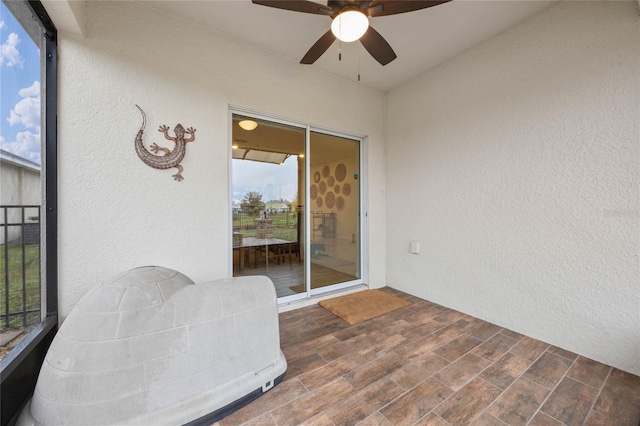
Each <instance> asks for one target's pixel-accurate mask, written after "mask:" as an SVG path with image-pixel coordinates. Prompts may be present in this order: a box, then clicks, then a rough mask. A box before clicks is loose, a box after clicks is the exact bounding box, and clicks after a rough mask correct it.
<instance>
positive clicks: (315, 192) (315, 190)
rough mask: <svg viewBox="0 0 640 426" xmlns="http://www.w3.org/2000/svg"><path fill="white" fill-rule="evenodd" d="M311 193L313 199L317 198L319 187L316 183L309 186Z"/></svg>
mask: <svg viewBox="0 0 640 426" xmlns="http://www.w3.org/2000/svg"><path fill="white" fill-rule="evenodd" d="M309 195H310V196H311V199H312V200H315V199H316V197H317V196H318V187H317V186H316V184H315V183H314V184H312V185H311V188H309Z"/></svg>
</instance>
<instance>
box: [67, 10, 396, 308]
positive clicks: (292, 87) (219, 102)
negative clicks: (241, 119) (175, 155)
mask: <svg viewBox="0 0 640 426" xmlns="http://www.w3.org/2000/svg"><path fill="white" fill-rule="evenodd" d="M85 34H86V37H84V38H83V37H79V36H76V35H72V34H70V33H64V32H62V33H61V34H60V41H59V55H60V58H59V97H58V102H59V110H58V120H59V139H58V141H59V175H58V177H59V206H60V212H59V262H60V264H59V267H60V273H59V291H60V296H59V297H60V312H61V315H62V317H65V316H66V315H67V314H68V312H69V311H70V309H71V308H72V307H73V306H74V305H75V304H76V303H77V301H78V300H79V299H80V297H81V296H82V295H83V294H84V293H85V292H86V291H87V290H89V289H90V288H91V287H92V286H94V285H95V284H97V283H98V282H99V281H100V280H101V279H104V278H105V277H108V276H110V275H111V274H113V273H117V272H120V271H124V270H128V269H131V268H133V267H137V266H142V265H160V266H165V267H168V268H172V269H175V270H178V271H180V272H183V273H184V274H186V275H187V276H189V277H190V278H191V279H193V280H194V281H195V282H201V281H205V280H213V279H218V278H224V277H226V276H228V274H229V270H230V269H229V265H230V263H229V262H230V255H231V251H230V250H229V247H230V243H229V236H230V230H229V226H230V223H229V206H230V195H229V125H230V123H229V121H230V119H229V115H228V108H229V105H234V106H240V107H244V108H251V109H254V110H256V111H259V112H264V113H269V114H273V115H275V116H279V117H284V118H291V119H295V120H299V121H301V122H308V123H311V124H314V125H319V126H323V127H327V128H330V129H335V130H338V131H342V132H346V133H352V134H357V135H367V136H368V138H367V142H368V144H369V146H368V161H367V164H366V167H367V168H368V170H369V172H370V174H371V177H370V179H369V181H368V182H369V193H368V195H369V197H368V200H369V207H370V214H369V228H370V229H371V232H370V234H369V238H370V241H371V247H372V249H371V252H370V265H371V267H370V275H369V277H370V280H369V283H370V284H371V285H372V286H373V287H379V286H382V285H384V284H385V278H386V273H385V259H386V253H385V244H384V242H385V240H386V236H385V235H384V232H385V223H386V219H385V216H384V215H385V213H386V209H385V205H384V203H385V193H384V185H385V171H384V169H385V165H384V139H383V138H384V128H383V126H384V123H383V116H384V95H383V94H382V93H379V92H376V91H372V90H368V89H365V88H363V87H362V86H360V85H358V84H357V83H356V82H352V81H346V80H342V79H337V78H333V77H331V76H328V75H327V74H325V73H321V72H318V71H315V70H313V69H312V68H310V67H305V66H302V65H300V64H298V63H296V62H293V61H289V60H286V59H284V58H281V57H277V56H275V55H272V54H269V53H267V52H265V51H262V50H258V49H256V48H253V47H251V46H250V45H248V44H246V43H242V42H238V41H235V40H232V39H229V38H226V37H223V36H221V35H219V34H217V33H214V32H211V31H209V30H207V29H205V28H203V27H200V26H198V25H195V24H190V23H188V22H184V21H182V20H178V19H174V18H172V17H170V16H167V15H164V14H162V13H159V12H156V11H154V10H152V9H150V8H148V7H146V6H144V5H141V4H138V3H134V2H111V1H109V2H88V3H87V5H86V30H85ZM134 104H139V105H140V106H141V107H142V108H143V109H144V110H145V111H146V113H147V119H148V125H147V129H146V132H145V136H144V138H145V142H146V144H147V146H148V145H149V144H150V143H151V142H157V143H158V144H159V145H162V146H167V144H168V143H169V142H168V141H164V140H163V139H162V137H161V135H160V134H159V133H158V132H157V128H158V126H159V125H161V124H166V125H168V126H170V127H171V128H172V129H173V127H174V126H175V125H176V123H178V122H179V123H181V124H183V125H184V126H185V127H189V126H193V127H195V128H196V129H197V132H196V141H195V142H193V143H191V144H189V145H188V146H187V154H186V157H185V159H184V161H183V162H182V165H183V166H184V172H183V176H184V179H185V180H184V181H183V182H180V183H178V182H175V181H173V179H172V178H171V175H172V174H173V173H174V171H160V170H155V169H151V168H150V167H148V166H146V165H145V164H143V163H142V162H141V161H140V160H139V159H138V157H137V156H136V154H135V151H134V147H133V141H134V138H135V136H136V133H137V132H138V129H139V128H140V125H141V123H142V119H141V116H140V114H139V112H138V110H137V109H136V108H135V106H134Z"/></svg>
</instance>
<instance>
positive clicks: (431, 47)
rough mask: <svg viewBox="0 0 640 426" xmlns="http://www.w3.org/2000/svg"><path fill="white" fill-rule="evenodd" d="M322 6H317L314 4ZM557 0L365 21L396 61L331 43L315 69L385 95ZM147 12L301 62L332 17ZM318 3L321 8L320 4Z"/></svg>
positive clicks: (236, 0)
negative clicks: (383, 62) (383, 60)
mask: <svg viewBox="0 0 640 426" xmlns="http://www.w3.org/2000/svg"><path fill="white" fill-rule="evenodd" d="M318 2H320V1H318ZM554 2H555V0H550V1H547V0H537V1H526V0H498V1H485V0H453V1H451V2H449V3H444V4H441V5H438V6H435V7H431V8H428V9H423V10H418V11H415V12H409V13H404V14H400V15H393V16H382V17H378V18H370V23H371V25H372V26H373V27H374V28H375V29H376V30H378V32H379V33H380V34H382V36H384V37H385V39H386V40H387V41H388V42H389V44H390V45H391V47H392V48H393V49H394V50H395V52H396V54H397V55H398V58H397V59H396V60H394V61H393V62H391V63H390V64H388V65H386V66H382V65H380V64H379V63H378V62H376V61H375V60H374V59H373V58H372V57H371V56H370V55H369V54H368V52H367V51H366V50H365V49H364V48H363V47H362V45H361V44H360V43H359V42H354V43H343V44H342V52H343V53H342V61H341V62H340V61H338V44H339V42H338V41H336V42H334V44H333V45H332V46H331V47H330V48H329V49H328V50H327V52H325V54H324V55H323V56H322V57H321V58H320V59H319V60H318V61H316V62H315V64H313V65H300V66H301V67H302V66H305V67H308V66H313V67H316V68H319V69H321V70H324V71H326V72H328V73H331V74H334V75H337V76H340V77H343V78H346V79H349V80H352V81H357V80H358V69H359V71H360V76H361V79H360V83H361V84H363V85H365V86H368V87H371V88H374V89H377V90H380V91H383V92H387V91H389V90H391V89H393V88H395V87H397V86H399V85H401V84H402V83H405V82H407V81H409V80H411V79H412V78H414V77H416V76H418V75H420V74H422V73H424V72H425V71H427V70H429V69H431V68H433V67H436V66H437V65H439V64H441V63H443V62H445V61H447V60H449V59H451V58H453V57H454V56H456V55H458V54H460V53H462V52H464V51H465V50H467V49H469V48H471V47H473V46H475V45H477V44H479V43H481V42H483V41H485V40H487V39H489V38H491V37H493V36H495V35H496V34H499V33H501V32H503V31H505V30H507V29H508V28H510V27H512V26H514V25H516V24H518V23H519V22H522V21H524V20H526V19H528V18H529V17H531V16H533V15H535V14H537V13H539V12H541V11H542V10H544V9H546V8H547V7H549V6H551V5H552V4H554ZM143 3H145V4H146V5H148V6H150V7H152V8H154V9H157V10H161V11H164V12H166V13H169V14H171V15H174V16H178V17H181V18H183V19H186V20H189V21H192V22H196V23H199V24H201V25H204V26H206V27H209V28H211V29H212V30H215V31H218V32H221V33H224V34H227V35H229V36H231V37H233V38H236V39H240V40H244V41H246V42H249V43H251V44H254V45H256V46H258V47H260V48H262V49H265V50H268V51H270V52H273V53H276V54H278V55H281V56H284V57H286V58H289V59H291V60H292V61H295V62H299V61H300V59H301V58H302V57H303V56H304V54H305V53H306V52H307V50H309V48H310V47H311V46H312V45H313V44H314V43H315V42H316V40H317V39H318V38H319V37H320V36H321V35H323V34H324V33H325V32H326V31H327V30H328V29H329V27H330V24H331V18H329V17H325V16H321V15H312V14H307V13H300V12H290V11H287V10H281V9H274V8H271V7H265V6H259V5H255V4H253V3H251V1H250V0H208V1H201V0H200V1H193V0H172V1H164V0H160V1H159V0H151V1H143ZM321 3H322V2H321Z"/></svg>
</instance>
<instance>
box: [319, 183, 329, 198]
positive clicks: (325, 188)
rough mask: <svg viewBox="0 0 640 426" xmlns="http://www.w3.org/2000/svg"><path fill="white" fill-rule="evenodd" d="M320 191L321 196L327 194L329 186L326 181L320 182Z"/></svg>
mask: <svg viewBox="0 0 640 426" xmlns="http://www.w3.org/2000/svg"><path fill="white" fill-rule="evenodd" d="M318 189H319V190H320V194H321V195H324V193H325V192H327V184H326V183H325V182H324V181H322V182H320V184H319V185H318Z"/></svg>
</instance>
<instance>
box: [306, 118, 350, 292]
mask: <svg viewBox="0 0 640 426" xmlns="http://www.w3.org/2000/svg"><path fill="white" fill-rule="evenodd" d="M309 166H310V170H309V172H310V173H309V176H310V186H309V202H310V203H309V208H310V219H311V240H310V244H309V245H310V258H309V260H310V262H309V264H310V270H311V271H310V272H311V275H310V278H311V279H310V287H311V293H312V294H316V293H321V292H323V291H324V290H329V289H335V288H336V287H338V286H340V287H344V286H345V284H344V283H353V282H355V281H357V280H360V278H362V274H361V261H360V259H361V253H360V251H361V244H360V233H361V231H360V229H361V226H360V210H361V208H360V207H361V203H360V141H359V140H355V139H349V138H345V137H342V136H335V135H331V134H327V133H322V132H318V131H312V132H311V133H310V149H309Z"/></svg>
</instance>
